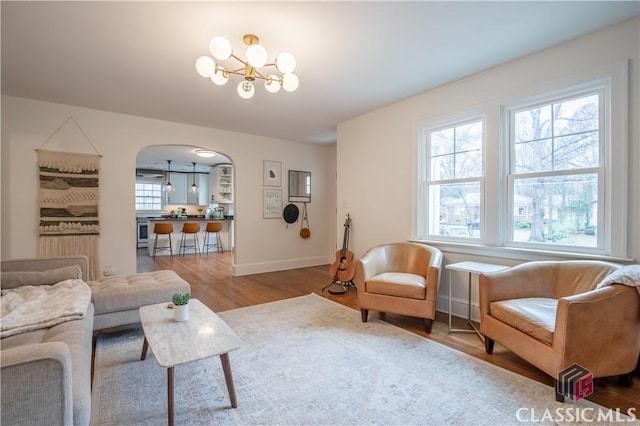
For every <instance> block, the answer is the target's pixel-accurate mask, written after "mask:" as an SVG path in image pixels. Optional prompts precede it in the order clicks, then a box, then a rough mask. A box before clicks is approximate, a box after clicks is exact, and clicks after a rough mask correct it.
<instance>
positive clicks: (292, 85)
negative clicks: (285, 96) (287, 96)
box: [282, 73, 300, 92]
mask: <svg viewBox="0 0 640 426" xmlns="http://www.w3.org/2000/svg"><path fill="white" fill-rule="evenodd" d="M299 85H300V80H298V76H297V75H295V74H294V73H289V74H285V75H283V76H282V88H283V89H284V90H286V91H287V92H294V91H295V90H296V89H298V86H299Z"/></svg>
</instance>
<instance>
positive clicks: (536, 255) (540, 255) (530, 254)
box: [409, 240, 634, 263]
mask: <svg viewBox="0 0 640 426" xmlns="http://www.w3.org/2000/svg"><path fill="white" fill-rule="evenodd" d="M409 241H410V242H414V243H420V244H428V245H430V246H433V247H436V248H438V249H440V250H441V251H442V252H444V253H457V254H468V255H474V256H482V257H495V258H500V259H511V260H521V261H526V262H529V261H535V260H587V259H589V260H603V261H606V262H617V263H631V262H633V261H634V259H630V258H626V257H614V256H604V255H596V254H586V253H567V252H560V251H552V250H534V249H523V248H515V247H492V246H484V245H481V244H468V243H457V242H450V241H446V242H445V241H433V240H409Z"/></svg>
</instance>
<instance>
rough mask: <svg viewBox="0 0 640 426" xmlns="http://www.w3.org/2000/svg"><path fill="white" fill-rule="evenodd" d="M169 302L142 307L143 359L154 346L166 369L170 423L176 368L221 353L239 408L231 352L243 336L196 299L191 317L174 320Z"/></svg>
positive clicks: (233, 400) (233, 402)
mask: <svg viewBox="0 0 640 426" xmlns="http://www.w3.org/2000/svg"><path fill="white" fill-rule="evenodd" d="M169 305H170V304H169V303H166V302H165V303H158V304H156V305H148V306H143V307H141V308H140V320H141V322H142V329H143V330H144V336H145V337H144V343H143V346H142V356H141V357H140V359H141V360H144V359H145V358H146V356H147V350H148V348H149V346H151V350H152V351H153V354H154V355H155V357H156V360H158V364H160V365H161V366H162V367H165V368H166V369H167V396H168V407H169V425H173V418H174V412H173V368H174V367H175V366H176V365H180V364H185V363H187V362H191V361H197V360H200V359H204V358H209V357H212V356H215V355H220V361H221V362H222V369H223V371H224V379H225V381H226V382H227V390H228V391H229V399H230V400H231V406H232V407H233V408H237V407H238V402H237V400H236V391H235V388H234V386H233V376H232V375H231V364H230V363H229V351H232V350H234V349H237V348H238V347H239V346H240V344H241V342H240V338H239V337H238V336H236V334H235V333H234V332H233V330H231V328H230V327H229V326H228V325H227V324H226V323H225V322H224V321H222V319H221V318H220V317H219V316H218V315H216V314H215V313H214V312H213V311H211V310H210V309H209V308H207V307H206V306H205V305H204V304H203V303H202V302H200V301H199V300H197V299H191V301H190V302H189V319H188V320H187V321H183V322H176V321H174V319H173V317H174V315H173V309H170V308H168V306H169Z"/></svg>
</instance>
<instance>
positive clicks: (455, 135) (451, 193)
mask: <svg viewBox="0 0 640 426" xmlns="http://www.w3.org/2000/svg"><path fill="white" fill-rule="evenodd" d="M427 135H428V136H427V139H428V142H429V178H428V183H427V188H428V191H427V199H428V200H429V201H428V202H429V219H428V222H429V223H428V231H429V234H430V235H439V236H444V237H461V238H480V235H481V229H480V228H481V223H482V220H481V219H482V198H483V197H482V191H481V181H482V177H483V170H482V144H483V123H482V121H472V122H466V123H460V124H457V125H454V126H448V127H445V128H440V129H437V130H431V131H429V132H428V133H427Z"/></svg>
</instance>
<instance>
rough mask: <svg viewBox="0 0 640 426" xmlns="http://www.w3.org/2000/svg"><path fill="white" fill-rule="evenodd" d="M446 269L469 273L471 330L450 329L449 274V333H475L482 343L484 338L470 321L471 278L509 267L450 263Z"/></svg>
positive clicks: (469, 302) (469, 312) (480, 263)
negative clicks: (474, 275)
mask: <svg viewBox="0 0 640 426" xmlns="http://www.w3.org/2000/svg"><path fill="white" fill-rule="evenodd" d="M445 268H446V269H449V270H450V271H462V272H468V273H469V282H468V285H469V293H468V306H469V310H468V312H467V322H468V323H469V325H470V326H471V328H470V329H469V328H452V327H451V272H449V333H476V334H477V335H478V337H480V339H482V341H483V342H484V336H483V335H482V333H480V330H478V329H477V328H476V326H475V325H474V324H473V322H472V321H471V276H472V275H473V274H476V275H480V274H484V273H486V272H496V271H501V270H503V269H508V268H509V266H504V265H494V264H492V263H482V262H470V261H467V262H458V263H452V264H450V265H446V266H445Z"/></svg>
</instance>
